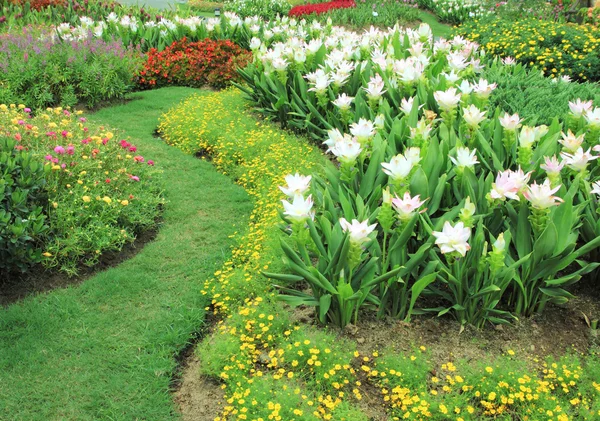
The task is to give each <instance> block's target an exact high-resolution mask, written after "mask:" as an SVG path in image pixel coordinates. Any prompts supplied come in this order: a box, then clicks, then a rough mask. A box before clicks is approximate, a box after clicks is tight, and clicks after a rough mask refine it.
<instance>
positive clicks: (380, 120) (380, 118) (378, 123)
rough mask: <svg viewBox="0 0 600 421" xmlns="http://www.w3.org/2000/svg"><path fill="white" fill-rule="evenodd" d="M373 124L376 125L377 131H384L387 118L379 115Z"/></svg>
mask: <svg viewBox="0 0 600 421" xmlns="http://www.w3.org/2000/svg"><path fill="white" fill-rule="evenodd" d="M373 124H375V128H377V130H382V129H383V128H384V127H385V116H384V115H383V114H378V115H377V117H375V121H374V122H373Z"/></svg>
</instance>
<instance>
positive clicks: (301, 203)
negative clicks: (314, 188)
mask: <svg viewBox="0 0 600 421" xmlns="http://www.w3.org/2000/svg"><path fill="white" fill-rule="evenodd" d="M281 202H282V203H283V209H284V212H283V214H284V215H287V216H288V217H290V219H294V220H296V221H303V220H305V219H307V218H313V217H314V212H313V211H312V206H313V200H312V196H308V197H307V198H306V199H304V197H302V195H299V194H298V195H296V196H294V201H293V202H292V203H289V202H287V201H285V200H282V201H281Z"/></svg>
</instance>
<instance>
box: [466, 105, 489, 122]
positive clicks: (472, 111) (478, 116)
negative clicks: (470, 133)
mask: <svg viewBox="0 0 600 421" xmlns="http://www.w3.org/2000/svg"><path fill="white" fill-rule="evenodd" d="M463 119H464V120H465V123H467V125H468V126H469V127H472V128H476V127H479V123H481V122H482V121H483V120H485V111H481V110H480V109H479V108H477V107H476V106H475V105H473V104H471V105H469V106H468V107H467V108H463Z"/></svg>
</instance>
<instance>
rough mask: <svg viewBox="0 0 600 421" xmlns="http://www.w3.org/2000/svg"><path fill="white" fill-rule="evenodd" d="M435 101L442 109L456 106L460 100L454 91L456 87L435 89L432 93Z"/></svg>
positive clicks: (451, 108) (450, 108) (447, 109)
mask: <svg viewBox="0 0 600 421" xmlns="http://www.w3.org/2000/svg"><path fill="white" fill-rule="evenodd" d="M433 97H434V98H435V101H436V102H437V103H438V105H439V107H440V108H441V109H442V110H444V111H450V110H453V109H454V108H456V106H457V105H458V103H459V102H460V95H459V94H457V93H456V88H449V89H447V90H445V91H436V92H435V93H434V94H433Z"/></svg>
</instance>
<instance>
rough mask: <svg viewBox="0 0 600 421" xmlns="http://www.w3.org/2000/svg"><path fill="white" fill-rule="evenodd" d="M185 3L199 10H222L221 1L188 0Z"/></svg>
mask: <svg viewBox="0 0 600 421" xmlns="http://www.w3.org/2000/svg"><path fill="white" fill-rule="evenodd" d="M187 4H188V6H190V7H191V8H192V9H193V10H197V11H200V12H212V11H214V10H215V9H221V10H223V3H221V2H216V1H204V0H190V1H189V2H188V3H187Z"/></svg>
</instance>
